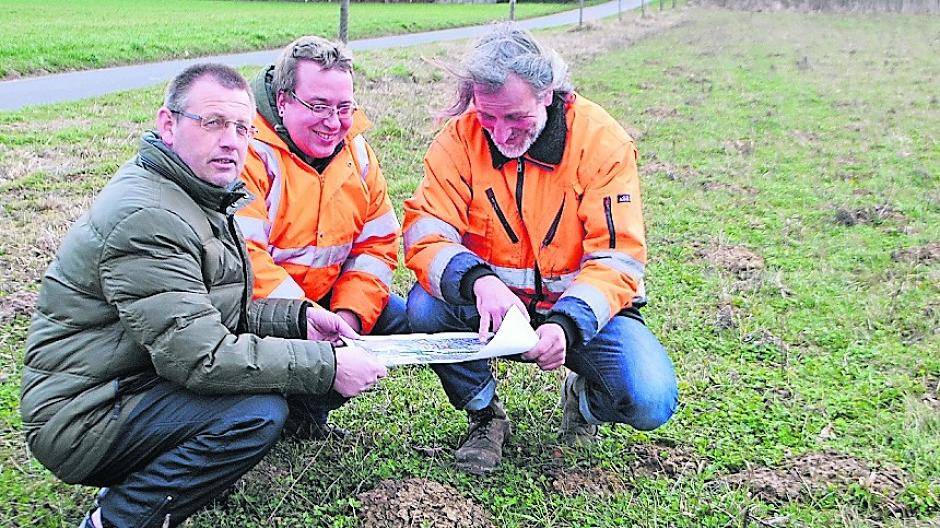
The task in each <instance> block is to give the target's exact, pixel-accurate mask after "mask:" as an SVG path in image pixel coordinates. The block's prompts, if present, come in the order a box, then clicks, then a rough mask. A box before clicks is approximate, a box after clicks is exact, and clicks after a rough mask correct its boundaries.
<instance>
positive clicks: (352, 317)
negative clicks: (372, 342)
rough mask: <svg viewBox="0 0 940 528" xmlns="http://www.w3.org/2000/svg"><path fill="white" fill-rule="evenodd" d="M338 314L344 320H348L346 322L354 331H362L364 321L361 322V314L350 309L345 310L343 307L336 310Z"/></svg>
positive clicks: (358, 332)
mask: <svg viewBox="0 0 940 528" xmlns="http://www.w3.org/2000/svg"><path fill="white" fill-rule="evenodd" d="M336 315H338V316H340V317H341V318H342V319H343V321H346V324H348V325H349V327H350V328H352V329H353V332H356V333H357V334H361V333H362V323H360V322H359V316H358V315H356V314H355V313H353V312H352V311H350V310H343V309H342V308H341V309H339V310H336Z"/></svg>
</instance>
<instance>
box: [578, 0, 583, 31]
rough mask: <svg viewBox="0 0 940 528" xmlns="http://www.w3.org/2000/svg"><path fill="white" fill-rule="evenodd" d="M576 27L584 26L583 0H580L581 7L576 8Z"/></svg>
mask: <svg viewBox="0 0 940 528" xmlns="http://www.w3.org/2000/svg"><path fill="white" fill-rule="evenodd" d="M578 27H584V0H581V8H580V9H578Z"/></svg>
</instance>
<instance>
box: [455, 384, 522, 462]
mask: <svg viewBox="0 0 940 528" xmlns="http://www.w3.org/2000/svg"><path fill="white" fill-rule="evenodd" d="M467 415H468V417H469V418H470V427H469V429H468V431H467V438H466V439H465V440H464V441H463V443H462V444H460V447H458V448H457V452H456V453H455V457H456V458H457V469H459V470H461V471H466V472H467V473H471V474H473V475H482V474H484V473H488V472H490V471H493V470H494V469H496V466H497V465H499V461H500V459H502V458H503V443H504V442H505V441H506V439H507V438H509V435H510V433H511V432H512V426H510V425H509V419H508V418H506V411H504V410H503V408H502V406H501V405H500V404H499V400H498V399H497V398H496V397H495V396H494V397H493V401H492V402H490V404H489V406H488V407H485V408H483V409H481V410H479V411H467Z"/></svg>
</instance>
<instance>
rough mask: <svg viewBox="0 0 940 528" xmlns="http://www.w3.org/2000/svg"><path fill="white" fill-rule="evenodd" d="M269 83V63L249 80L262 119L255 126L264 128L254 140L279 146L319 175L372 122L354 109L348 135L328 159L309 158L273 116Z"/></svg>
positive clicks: (274, 99)
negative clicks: (347, 143) (348, 142)
mask: <svg viewBox="0 0 940 528" xmlns="http://www.w3.org/2000/svg"><path fill="white" fill-rule="evenodd" d="M273 80H274V65H273V64H272V65H269V66H268V67H267V68H265V69H263V70H261V71H260V72H259V73H258V75H256V76H255V77H254V79H252V81H251V91H252V92H254V94H255V106H256V107H257V109H258V116H260V117H261V120H263V123H259V124H260V125H267V126H259V127H258V130H259V131H258V134H257V135H256V136H255V139H258V140H261V141H264V142H265V143H267V144H269V145H273V146H276V147H280V148H282V149H284V150H289V151H290V152H291V153H293V154H294V155H295V156H297V157H298V158H300V159H301V160H303V162H304V163H306V164H307V165H310V166H311V167H313V168H315V169H316V170H317V171H318V172H321V173H322V172H323V171H324V170H325V169H326V166H327V165H329V163H330V161H332V160H333V158H334V157H335V156H336V155H337V154H338V153H339V151H341V150H342V149H343V147H344V146H345V144H346V142H347V141H348V140H350V139H351V138H354V137H356V136H358V135H359V134H362V133H363V132H365V131H366V130H368V129H369V127H371V126H372V123H370V122H369V120H368V119H367V118H366V115H365V113H363V112H362V110H357V111H356V113H355V114H354V116H353V124H352V126H351V127H350V128H349V132H347V133H346V137H345V138H344V139H343V141H340V142H339V145H336V150H334V151H333V154H331V155H330V157H329V158H313V157H310V156H308V155H307V154H305V153H304V151H302V150H300V147H298V146H297V144H296V143H294V140H293V139H291V137H290V134H289V133H288V132H287V128H286V127H285V126H284V121H283V120H282V119H281V116H279V115H278V113H277V94H275V93H274V89H273V88H272V86H271V82H272V81H273Z"/></svg>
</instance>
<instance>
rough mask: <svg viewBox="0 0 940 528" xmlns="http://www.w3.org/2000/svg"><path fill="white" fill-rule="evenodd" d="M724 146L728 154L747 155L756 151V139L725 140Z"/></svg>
mask: <svg viewBox="0 0 940 528" xmlns="http://www.w3.org/2000/svg"><path fill="white" fill-rule="evenodd" d="M724 148H725V153H727V154H741V155H742V156H747V155H750V154H752V153H753V152H754V140H753V139H748V138H744V139H732V140H729V141H725V142H724Z"/></svg>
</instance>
